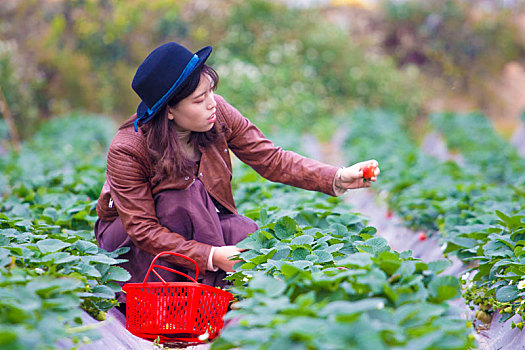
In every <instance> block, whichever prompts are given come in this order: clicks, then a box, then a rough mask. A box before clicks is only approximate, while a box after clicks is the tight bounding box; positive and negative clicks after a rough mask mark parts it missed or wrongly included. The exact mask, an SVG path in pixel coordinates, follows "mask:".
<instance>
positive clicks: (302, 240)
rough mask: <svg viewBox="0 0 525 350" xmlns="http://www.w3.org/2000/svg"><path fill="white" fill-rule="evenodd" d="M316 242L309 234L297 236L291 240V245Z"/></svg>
mask: <svg viewBox="0 0 525 350" xmlns="http://www.w3.org/2000/svg"><path fill="white" fill-rule="evenodd" d="M313 242H314V238H313V237H312V236H308V235H301V236H297V237H295V238H294V239H292V241H291V242H290V245H302V244H305V245H311V244H312V243H313Z"/></svg>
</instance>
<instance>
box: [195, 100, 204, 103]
mask: <svg viewBox="0 0 525 350" xmlns="http://www.w3.org/2000/svg"><path fill="white" fill-rule="evenodd" d="M196 102H197V103H203V102H204V100H198V101H196Z"/></svg>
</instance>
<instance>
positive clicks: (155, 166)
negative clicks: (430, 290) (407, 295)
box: [95, 43, 379, 302]
mask: <svg viewBox="0 0 525 350" xmlns="http://www.w3.org/2000/svg"><path fill="white" fill-rule="evenodd" d="M211 51H212V48H211V47H205V48H203V49H201V50H199V51H198V52H197V53H195V54H193V53H192V52H190V51H189V50H187V49H186V48H184V47H183V46H181V45H179V44H177V43H167V44H164V45H162V46H160V47H158V48H157V49H155V50H154V51H153V52H151V53H150V55H149V56H148V57H147V58H146V59H145V60H144V62H143V63H142V64H141V65H140V67H139V68H138V70H137V72H136V74H135V77H134V78H133V83H132V88H133V90H134V91H135V92H136V93H137V94H138V96H139V97H140V98H141V100H142V102H141V103H140V104H139V106H138V108H137V113H136V114H135V115H133V116H132V117H131V118H130V119H129V120H128V121H127V122H126V123H124V125H122V126H121V127H120V128H119V130H118V132H117V134H116V136H115V138H114V139H113V141H112V143H111V146H110V148H109V152H108V158H107V177H106V182H105V184H104V187H103V189H102V193H101V195H100V198H99V200H98V204H97V213H98V216H99V219H98V221H97V223H96V225H95V235H96V237H97V241H98V243H99V245H100V246H101V247H102V248H104V249H106V250H108V251H113V250H115V249H118V248H121V247H130V251H129V252H128V253H127V254H125V255H124V256H122V257H123V258H124V259H127V260H128V262H127V263H124V264H122V266H123V267H124V268H126V269H127V270H128V271H129V272H130V274H131V276H132V277H131V280H130V281H129V282H142V280H143V279H144V275H145V273H146V270H147V268H148V267H149V265H150V263H151V260H152V259H153V257H154V256H155V255H156V254H157V253H159V252H161V251H173V252H178V253H181V254H184V255H186V256H189V257H190V258H192V259H194V260H195V261H196V262H197V264H198V266H199V270H200V271H201V274H200V276H202V278H201V282H202V283H205V284H208V285H213V286H221V285H224V284H225V282H224V281H223V278H224V277H225V273H226V272H229V271H232V270H233V265H234V263H235V261H232V260H230V259H229V258H230V257H231V256H234V255H236V254H238V253H239V249H238V248H236V247H235V244H236V243H238V242H239V241H241V240H242V239H244V238H245V237H246V236H247V235H248V234H250V233H252V232H254V231H255V230H257V228H258V227H257V225H256V224H255V222H253V221H252V220H250V219H248V218H246V217H244V216H241V215H239V214H238V213H237V210H236V207H235V203H234V200H233V195H232V190H231V183H230V181H231V176H232V166H231V160H230V153H229V151H232V152H233V153H234V154H235V155H236V156H237V157H238V158H239V159H240V160H241V161H243V162H245V163H247V164H248V165H250V166H251V167H252V168H254V169H255V170H256V171H257V172H258V173H259V174H261V175H262V176H263V177H265V178H267V179H269V180H271V181H278V182H282V183H285V184H288V185H292V186H296V187H300V188H303V189H307V190H315V191H320V192H324V193H327V194H330V195H333V196H335V195H340V194H342V193H344V192H345V191H346V190H347V189H351V188H361V187H369V186H370V184H371V182H370V181H366V180H365V179H364V178H363V171H362V168H363V167H365V166H372V167H373V168H374V169H375V170H374V171H373V173H372V177H371V179H370V180H371V181H375V180H376V177H377V175H379V168H378V166H377V162H376V161H375V160H369V161H366V162H361V163H358V164H354V165H353V166H351V167H348V168H341V169H338V168H337V167H333V166H329V165H326V164H323V163H321V162H318V161H315V160H311V159H308V158H305V157H302V156H300V155H298V154H296V153H293V152H289V151H284V150H282V149H281V148H278V147H275V146H274V145H273V143H272V142H271V141H269V140H268V139H266V138H265V137H264V136H263V134H262V133H261V132H260V131H259V130H258V129H257V127H255V126H254V125H253V124H252V123H250V121H249V120H248V119H246V118H244V117H243V116H242V115H241V114H240V113H239V112H238V111H237V110H236V109H235V108H233V107H232V106H231V105H229V104H228V103H227V102H226V101H225V100H224V99H223V98H222V97H220V96H218V95H214V90H215V88H216V87H217V83H218V76H217V73H216V72H215V71H214V70H213V69H212V68H211V67H209V66H207V65H206V64H205V61H206V59H207V58H208V56H209V55H210V53H211ZM159 260H162V262H159V263H161V264H163V265H165V266H169V267H172V268H175V269H177V270H179V271H183V272H186V273H188V272H190V271H192V270H194V269H195V268H194V266H193V265H192V264H191V263H189V262H188V261H187V260H184V259H181V258H178V257H173V256H167V257H166V258H165V259H159ZM159 273H160V274H161V275H163V277H164V278H168V279H170V280H172V281H174V280H180V279H181V277H178V275H174V274H172V273H170V272H167V271H163V270H160V271H159ZM190 273H191V272H190ZM150 278H151V279H152V280H155V279H156V277H153V274H151V275H150ZM119 301H121V302H125V298H124V295H120V296H119Z"/></svg>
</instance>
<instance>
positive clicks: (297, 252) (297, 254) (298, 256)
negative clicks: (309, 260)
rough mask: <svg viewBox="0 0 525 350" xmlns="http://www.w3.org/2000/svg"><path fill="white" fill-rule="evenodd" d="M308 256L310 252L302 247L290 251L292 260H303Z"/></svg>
mask: <svg viewBox="0 0 525 350" xmlns="http://www.w3.org/2000/svg"><path fill="white" fill-rule="evenodd" d="M308 255H310V251H309V250H308V249H306V248H303V247H299V248H295V249H294V250H293V251H292V259H293V260H305V259H306V257H307V256H308Z"/></svg>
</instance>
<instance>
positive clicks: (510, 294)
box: [496, 285, 520, 302]
mask: <svg viewBox="0 0 525 350" xmlns="http://www.w3.org/2000/svg"><path fill="white" fill-rule="evenodd" d="M519 292H520V291H519V289H518V288H517V287H516V286H515V285H510V286H504V287H501V288H499V289H498V290H496V299H497V300H498V301H501V302H510V301H514V300H516V299H517V298H518V297H519Z"/></svg>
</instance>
